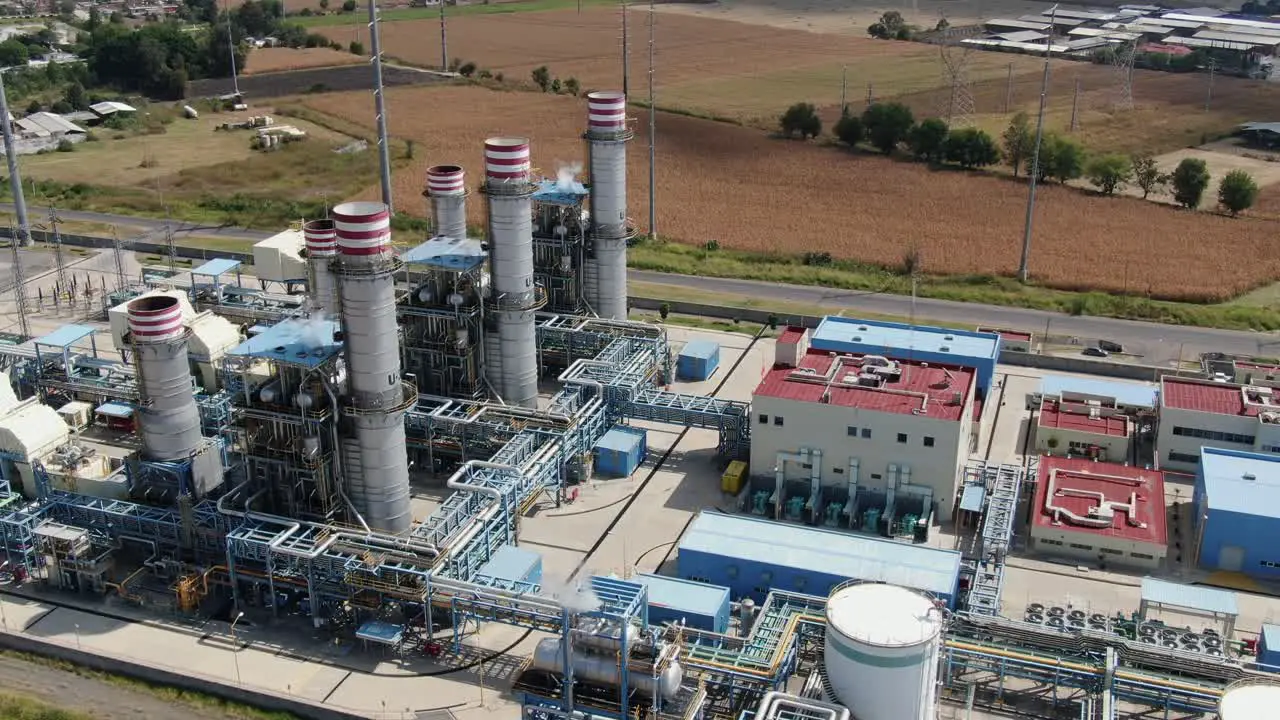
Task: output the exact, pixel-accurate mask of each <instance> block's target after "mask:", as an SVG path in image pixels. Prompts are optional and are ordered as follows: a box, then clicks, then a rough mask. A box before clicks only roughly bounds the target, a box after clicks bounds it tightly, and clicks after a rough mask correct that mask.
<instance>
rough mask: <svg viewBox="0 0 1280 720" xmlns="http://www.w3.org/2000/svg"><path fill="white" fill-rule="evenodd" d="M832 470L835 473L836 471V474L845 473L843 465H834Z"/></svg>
mask: <svg viewBox="0 0 1280 720" xmlns="http://www.w3.org/2000/svg"><path fill="white" fill-rule="evenodd" d="M831 472H833V473H835V474H837V475H843V474H844V468H842V467H833V468H831Z"/></svg>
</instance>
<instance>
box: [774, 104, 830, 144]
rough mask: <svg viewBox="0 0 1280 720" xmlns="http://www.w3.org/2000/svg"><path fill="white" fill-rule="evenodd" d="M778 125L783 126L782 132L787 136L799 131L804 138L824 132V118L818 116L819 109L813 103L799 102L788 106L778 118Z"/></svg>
mask: <svg viewBox="0 0 1280 720" xmlns="http://www.w3.org/2000/svg"><path fill="white" fill-rule="evenodd" d="M778 125H779V127H781V128H782V134H783V135H786V136H787V137H792V136H794V135H795V134H796V133H799V134H800V138H801V139H802V140H803V139H806V138H811V137H815V138H816V137H818V136H819V135H821V134H822V118H819V117H818V109H817V108H815V107H814V106H813V103H806V102H798V103H796V104H795V105H792V106H791V107H789V108H787V111H786V112H784V113H782V116H781V117H779V118H778Z"/></svg>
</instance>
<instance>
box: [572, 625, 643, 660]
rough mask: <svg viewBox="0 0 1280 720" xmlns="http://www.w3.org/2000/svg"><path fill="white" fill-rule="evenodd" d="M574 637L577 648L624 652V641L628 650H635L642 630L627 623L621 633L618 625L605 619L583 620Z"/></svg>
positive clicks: (574, 632) (575, 629)
mask: <svg viewBox="0 0 1280 720" xmlns="http://www.w3.org/2000/svg"><path fill="white" fill-rule="evenodd" d="M572 635H573V646H574V647H575V648H579V649H581V648H591V649H593V650H603V651H605V652H618V651H620V650H622V641H623V640H624V639H625V640H626V643H627V647H628V648H634V647H635V646H636V643H638V642H639V641H640V629H639V628H637V627H636V626H635V625H632V624H630V623H627V624H625V625H623V626H622V630H621V632H619V629H618V623H616V622H610V621H608V620H605V619H604V618H583V619H581V620H579V621H578V627H576V628H574V630H573V633H572Z"/></svg>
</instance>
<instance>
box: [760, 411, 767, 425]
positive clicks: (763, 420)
mask: <svg viewBox="0 0 1280 720" xmlns="http://www.w3.org/2000/svg"><path fill="white" fill-rule="evenodd" d="M760 424H761V425H768V424H769V416H768V415H765V414H764V413H760Z"/></svg>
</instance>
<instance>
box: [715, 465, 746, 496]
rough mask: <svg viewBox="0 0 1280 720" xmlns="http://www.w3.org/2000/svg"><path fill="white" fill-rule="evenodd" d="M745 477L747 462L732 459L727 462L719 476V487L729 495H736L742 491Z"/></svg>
mask: <svg viewBox="0 0 1280 720" xmlns="http://www.w3.org/2000/svg"><path fill="white" fill-rule="evenodd" d="M746 479H747V464H746V463H745V462H743V461H741V460H734V461H733V462H731V463H729V467H727V468H725V471H724V475H722V476H721V477H720V489H721V490H723V491H724V492H727V493H729V494H730V495H737V494H738V493H739V492H742V483H743V482H744V481H745V480H746Z"/></svg>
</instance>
